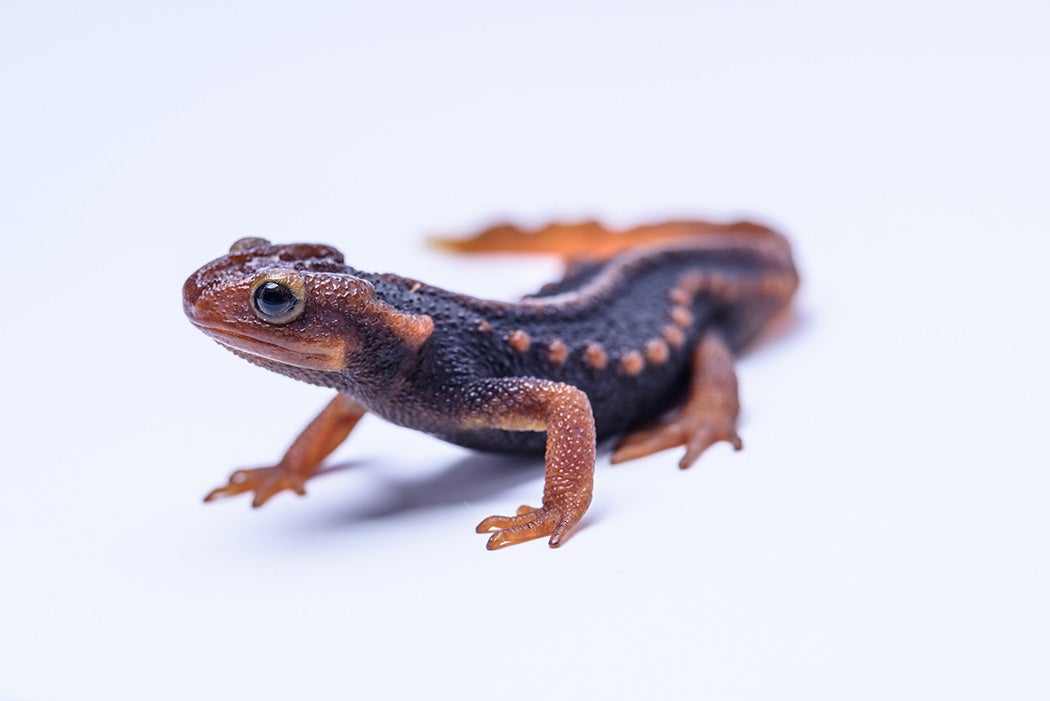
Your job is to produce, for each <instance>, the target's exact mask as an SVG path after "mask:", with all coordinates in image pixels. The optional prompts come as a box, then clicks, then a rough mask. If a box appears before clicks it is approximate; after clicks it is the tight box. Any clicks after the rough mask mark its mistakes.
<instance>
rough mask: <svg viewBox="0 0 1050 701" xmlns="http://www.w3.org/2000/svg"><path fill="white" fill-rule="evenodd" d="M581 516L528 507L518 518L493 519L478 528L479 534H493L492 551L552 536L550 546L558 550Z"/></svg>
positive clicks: (491, 517) (489, 545) (556, 510)
mask: <svg viewBox="0 0 1050 701" xmlns="http://www.w3.org/2000/svg"><path fill="white" fill-rule="evenodd" d="M580 516H582V514H579V515H572V514H563V513H562V510H561V509H558V508H556V507H547V506H541V507H540V508H538V509H536V508H533V507H531V506H527V505H524V506H520V507H518V513H517V515H516V516H489V517H488V518H487V519H485V520H484V521H482V522H481V523H479V524H478V527H477V532H478V533H492V536H491V537H490V538H489V540H488V543H486V544H485V547H486V548H488V549H489V550H498V549H499V548H502V547H504V546H505V545H515V544H517V543H524V542H525V541H527V540H533V539H535V538H543V537H544V536H548V535H549V536H550V537H551V538H550V541H548V544H549V545H550V546H551V547H552V548H556V547H558V546H559V545H561V544H562V539H563V537H564V536H565V535H566V534H567V533H568V532H569V531H570V530H571V529H572V527H573V526H574V525H576V522H577V521H578V520H579V519H580ZM493 531H495V532H493Z"/></svg>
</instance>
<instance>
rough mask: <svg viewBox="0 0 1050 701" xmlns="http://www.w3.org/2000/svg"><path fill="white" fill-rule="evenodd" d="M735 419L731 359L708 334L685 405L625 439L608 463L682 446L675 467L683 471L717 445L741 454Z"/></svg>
mask: <svg viewBox="0 0 1050 701" xmlns="http://www.w3.org/2000/svg"><path fill="white" fill-rule="evenodd" d="M739 414H740V399H739V394H738V391H737V380H736V372H735V371H734V370H733V354H732V352H731V351H730V350H729V346H728V344H727V343H726V342H725V340H724V339H723V338H722V337H721V336H720V335H719V334H717V333H708V334H706V335H705V336H704V337H703V338H702V339H701V340H700V343H699V344H698V345H697V347H696V350H695V351H694V352H693V375H692V381H691V384H690V388H689V396H688V398H687V399H686V402H685V404H684V405H683V406H682V407H681V408H680V409H678V410H677V411H676V412H675V413H673V414H671V415H670V416H668V417H666V418H664V419H663V420H661V421H660V422H658V423H657V424H656V425H654V426H650V427H647V428H643V429H640V430H638V431H636V432H634V433H631V434H628V435H627V436H625V437H624V438H623V439H622V440H621V441H620V444H619V445H617V446H616V449H615V450H614V451H613V455H612V458H611V460H612V462H613V463H621V462H626V461H628V460H634V459H635V458H641V457H644V456H646V455H651V454H653V453H657V452H659V451H661V450H666V449H667V448H673V447H675V446H679V445H681V446H685V455H683V456H682V459H681V460H680V461H679V463H678V466H679V467H680V468H682V469H683V470H684V469H686V468H688V467H690V466H692V464H693V463H694V462H696V459H697V458H699V457H700V455H701V454H702V453H703V452H704V451H705V450H707V449H708V448H709V447H711V446H712V445H714V444H715V443H717V442H719V441H726V442H727V443H729V444H731V445H732V446H733V447H734V448H735V449H736V450H740V449H741V448H743V442H742V441H741V440H740V436H739V435H737V432H736V422H737V417H738V416H739Z"/></svg>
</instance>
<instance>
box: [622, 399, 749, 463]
mask: <svg viewBox="0 0 1050 701" xmlns="http://www.w3.org/2000/svg"><path fill="white" fill-rule="evenodd" d="M735 424H736V421H735V419H734V418H730V417H729V416H726V415H724V414H718V415H712V414H708V413H695V412H689V411H681V412H679V413H678V414H676V415H674V416H671V417H669V418H665V419H663V420H661V421H660V422H659V423H657V424H656V425H654V426H651V427H649V428H643V429H641V430H639V431H635V432H634V433H631V434H628V435H627V436H625V437H624V438H623V439H622V440H621V441H620V443H619V445H617V446H616V449H615V450H614V451H613V454H612V457H611V458H610V461H611V462H612V463H613V464H616V463H621V462H627V461H628V460H634V459H635V458H641V457H644V456H646V455H652V454H653V453H658V452H660V451H661V450H666V449H668V448H674V447H676V446H680V445H681V446H685V455H683V456H682V459H681V460H679V461H678V467H680V468H681V469H683V470H685V469H687V468H689V467H692V465H693V463H695V462H696V459H697V458H699V457H700V455H701V454H702V453H703V452H704V451H705V450H707V449H708V448H710V447H711V446H712V445H714V444H715V443H718V442H719V441H725V442H727V443H729V444H730V445H732V446H733V448H734V449H735V450H740V449H741V448H743V447H744V443H743V441H741V440H740V436H739V435H738V434H737V432H736V425H735Z"/></svg>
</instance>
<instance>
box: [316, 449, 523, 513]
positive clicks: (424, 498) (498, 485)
mask: <svg viewBox="0 0 1050 701" xmlns="http://www.w3.org/2000/svg"><path fill="white" fill-rule="evenodd" d="M358 466H359V461H350V462H348V463H339V464H336V465H333V466H332V467H329V468H327V469H325V470H324V472H325V473H329V472H337V471H342V470H345V469H350V468H357V467H358ZM542 477H543V458H542V457H541V456H515V455H510V456H508V455H498V454H495V455H494V454H491V453H478V454H474V455H466V456H464V457H463V458H461V459H460V460H458V461H456V462H454V463H452V465H451V466H450V467H449V468H448V469H446V470H444V471H443V472H440V473H438V474H436V475H432V476H429V477H424V478H422V479H419V480H397V479H389V478H387V479H386V480H385V481H386V484H384V485H383V486H382V488H381V489H380V490H378V493H373V494H371V495H370V502H369V503H368V504H367V505H361V504H357V505H353V506H352V507H351V508H349V509H347V510H346V511H342V512H340V513H338V514H335V515H330V517H329V518H326V519H324V522H323V523H321V524H319V525H320V526H322V527H340V526H343V525H346V524H349V523H358V522H364V521H372V520H378V519H384V518H390V517H396V516H399V515H401V514H404V513H407V512H411V511H420V510H425V509H432V508H440V507H443V506H448V505H451V504H461V503H463V502H469V501H473V500H479V501H480V500H484V499H487V498H488V497H491V496H493V495H495V494H498V493H500V492H503V491H506V490H509V489H511V488H513V487H516V486H518V485H521V484H524V483H526V482H528V481H530V480H536V479H539V478H542ZM539 500H540V493H537V494H536V498H535V499H534V501H535V502H537V503H538V502H539Z"/></svg>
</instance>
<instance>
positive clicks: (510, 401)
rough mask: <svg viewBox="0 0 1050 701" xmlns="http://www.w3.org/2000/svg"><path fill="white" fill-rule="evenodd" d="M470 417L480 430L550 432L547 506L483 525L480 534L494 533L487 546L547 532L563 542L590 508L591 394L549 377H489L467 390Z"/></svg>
mask: <svg viewBox="0 0 1050 701" xmlns="http://www.w3.org/2000/svg"><path fill="white" fill-rule="evenodd" d="M466 420H467V423H468V425H471V426H473V427H476V428H494V429H503V430H509V431H546V432H547V450H546V475H545V480H544V485H543V505H542V506H540V507H539V508H533V507H529V506H522V507H520V508H519V509H518V511H517V514H516V515H514V516H490V517H489V518H487V519H485V520H484V521H482V522H481V523H479V524H478V527H477V531H478V533H490V532H491V533H492V536H491V537H490V538H489V540H488V543H487V545H486V547H487V548H488V549H489V550H495V549H497V548H501V547H503V546H505V545H513V544H515V543H521V542H523V541H526V540H532V539H534V538H542V537H544V536H548V535H549V536H550V541H549V544H550V546H551V547H552V548H556V547H558V546H559V545H561V544H562V543H563V542H564V541H565V538H566V537H567V536H568V534H569V532H570V531H571V530H572V527H573V526H575V525H576V524H577V523H578V522H579V520H580V518H581V517H582V516H583V514H584V513H585V512H586V511H587V507H588V506H590V503H591V493H592V491H593V488H594V455H595V427H594V415H593V414H592V412H591V404H590V402H589V401H588V399H587V395H586V394H584V393H583V392H582V391H581V390H579V389H577V388H576V387H573V386H572V385H568V384H565V383H561V382H553V381H550V380H541V379H536V378H529V377H526V378H503V379H497V380H485V381H481V382H478V383H475V384H473V385H472V386H471V388H470V391H469V392H468V412H467V417H466Z"/></svg>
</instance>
